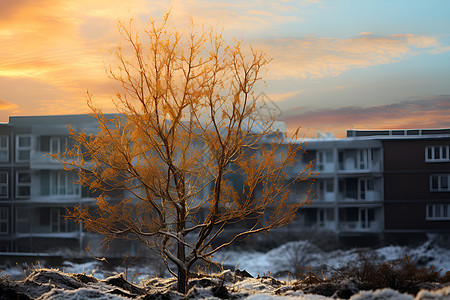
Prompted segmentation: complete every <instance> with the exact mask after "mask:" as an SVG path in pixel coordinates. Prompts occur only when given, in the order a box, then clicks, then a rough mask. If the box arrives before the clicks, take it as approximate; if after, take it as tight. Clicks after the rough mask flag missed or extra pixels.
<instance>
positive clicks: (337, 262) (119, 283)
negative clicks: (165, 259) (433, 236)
mask: <svg viewBox="0 0 450 300" xmlns="http://www.w3.org/2000/svg"><path fill="white" fill-rule="evenodd" d="M360 252H364V253H365V254H366V255H368V257H371V258H372V257H373V259H376V260H378V261H392V260H396V259H401V258H403V257H404V255H405V254H408V257H409V258H410V260H411V262H412V263H413V264H416V265H418V266H424V267H430V266H436V268H437V269H438V270H439V269H440V268H442V273H445V272H446V271H448V270H450V260H449V259H448V258H449V257H450V253H449V250H448V249H444V248H441V247H439V246H437V245H435V244H433V242H431V241H430V242H427V243H425V244H423V245H421V246H419V247H415V248H411V247H405V246H387V247H382V248H379V249H373V250H371V249H350V250H345V251H344V250H335V251H330V252H324V251H322V250H321V249H319V248H317V247H316V246H314V245H312V244H310V243H308V242H306V241H297V242H290V243H287V244H285V245H282V246H280V247H278V248H276V249H273V250H271V251H268V252H267V253H262V252H254V251H253V252H251V251H222V252H220V253H218V254H217V255H216V256H215V259H216V260H218V261H219V262H222V264H223V265H224V267H225V269H226V268H227V267H229V268H230V269H231V270H225V271H223V272H222V273H220V274H212V275H205V276H204V277H202V278H193V279H191V280H190V284H191V285H192V286H193V287H192V288H191V289H190V291H189V294H188V297H187V298H188V299H219V298H218V297H219V296H220V297H225V296H229V297H231V298H233V299H251V300H291V299H292V300H293V299H296V300H323V299H336V297H337V295H339V294H337V292H334V291H335V290H332V293H333V292H334V294H333V295H327V296H328V297H326V296H321V295H317V294H315V292H314V293H313V292H312V291H314V289H309V290H308V288H305V286H304V285H301V284H299V281H297V280H293V279H294V275H295V272H296V271H297V269H296V267H297V266H304V267H307V266H310V267H311V268H313V269H314V273H315V274H321V273H319V272H318V270H323V272H324V273H323V274H324V276H326V275H327V273H329V272H331V271H333V270H334V269H337V268H339V267H342V266H345V265H347V264H349V263H351V262H354V261H355V260H358V259H359V253H360ZM0 269H3V268H2V267H1V266H0ZM238 269H240V270H245V271H247V272H248V273H250V274H251V275H253V276H254V277H257V278H249V277H244V275H243V273H241V272H238ZM116 270H118V271H119V273H120V272H123V273H124V274H125V272H124V268H116ZM144 270H147V271H148V270H149V266H146V265H143V266H136V267H134V268H132V269H128V270H127V271H128V274H139V273H143V275H140V276H133V277H131V278H132V279H133V280H132V281H131V278H126V275H123V274H117V272H116V274H115V275H113V276H111V273H114V272H111V270H106V269H104V268H103V267H102V265H101V263H99V262H98V261H93V262H86V263H82V264H76V263H73V262H70V261H67V262H65V263H64V264H63V266H61V270H57V269H45V268H42V269H35V268H31V269H28V270H26V272H27V273H29V275H28V276H27V277H26V278H23V277H22V276H23V275H21V274H24V270H22V271H20V270H19V271H18V268H7V269H5V270H4V271H3V272H2V274H0V275H3V277H1V278H0V294H1V293H2V292H5V291H7V292H11V291H13V290H14V291H16V292H17V293H22V294H25V295H27V296H29V297H31V298H33V299H40V300H55V299H74V300H75V299H99V300H107V299H108V300H110V299H111V300H117V299H129V298H137V297H139V295H144V294H146V293H150V294H152V297H150V298H152V299H153V298H158V299H174V300H177V299H180V300H181V299H185V297H184V295H181V294H179V293H177V292H176V291H175V290H176V288H175V287H176V280H175V279H174V278H158V277H149V276H147V275H150V274H147V275H146V274H145V272H144ZM233 270H235V271H233ZM4 274H8V275H10V276H15V280H13V279H12V278H9V277H8V276H4ZM154 274H155V273H154ZM18 275H19V276H18ZM94 275H95V277H94ZM269 275H270V276H269ZM127 279H128V280H130V281H128V280H127ZM133 282H139V283H133ZM336 286H337V287H338V289H339V290H341V291H351V293H352V294H353V295H352V296H351V298H350V299H351V300H362V299H368V300H381V299H388V300H389V299H391V300H394V299H395V300H413V299H414V300H444V299H447V300H449V299H450V286H447V287H444V288H441V289H440V290H435V291H428V290H422V291H420V292H419V293H418V294H417V295H416V296H413V295H408V294H403V293H400V292H398V291H395V290H392V289H381V290H376V291H359V290H358V288H357V287H356V286H355V284H354V282H353V281H352V280H351V279H347V280H343V281H341V282H337V283H335V287H336ZM14 295H16V294H14ZM14 295H13V296H11V297H14V298H19V296H14ZM0 298H1V296H0Z"/></svg>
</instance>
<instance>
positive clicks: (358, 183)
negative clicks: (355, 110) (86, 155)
mask: <svg viewBox="0 0 450 300" xmlns="http://www.w3.org/2000/svg"><path fill="white" fill-rule="evenodd" d="M69 125H70V126H71V127H72V128H73V129H74V130H75V131H77V130H80V129H83V131H85V132H87V133H90V132H92V133H94V132H95V131H96V128H97V120H96V119H95V118H94V117H91V116H88V115H68V116H36V117H11V118H10V120H9V123H7V124H0V252H20V253H23V252H47V251H49V250H55V249H60V248H61V249H62V248H70V249H79V250H83V249H85V247H86V246H87V244H88V242H92V241H99V240H100V239H101V238H100V237H98V236H95V235H91V234H88V233H86V232H84V231H83V230H82V226H81V225H79V224H77V223H74V222H71V221H69V220H66V219H65V218H64V215H65V214H66V208H69V207H73V206H74V205H80V204H83V205H92V206H93V205H95V198H94V197H93V195H92V194H91V193H90V192H89V190H87V189H85V188H82V187H81V186H79V185H77V184H75V183H74V181H75V180H76V178H75V175H74V174H71V173H70V172H68V171H65V170H64V167H63V165H62V164H61V163H60V162H58V161H57V160H56V159H54V158H52V157H50V156H48V155H46V154H47V153H53V154H56V153H59V152H64V151H65V149H66V148H67V147H68V146H70V144H71V140H70V138H69V127H68V126H69ZM299 143H302V145H303V146H304V148H305V149H306V150H307V152H306V153H304V154H303V156H302V158H301V161H300V162H299V163H298V164H297V165H296V166H294V167H292V168H290V169H289V170H288V175H289V176H290V177H295V176H296V175H297V174H298V172H299V170H302V169H303V168H304V167H305V166H306V165H307V164H308V163H309V162H313V168H314V172H315V173H316V175H314V176H313V177H314V180H315V184H314V185H313V191H312V195H313V197H312V198H313V201H312V203H311V204H309V205H307V206H305V207H304V208H302V209H301V210H300V212H299V214H298V216H297V218H296V220H295V221H294V223H292V224H290V225H289V226H288V227H287V228H286V229H283V230H287V231H289V232H290V233H292V235H293V236H295V234H296V233H299V232H302V231H305V230H327V231H330V232H333V233H335V234H336V235H337V236H338V237H339V239H340V240H342V241H344V242H345V241H349V243H350V244H351V243H353V242H354V241H360V242H361V243H358V244H364V243H365V242H364V241H366V242H367V243H369V242H370V243H371V244H377V243H378V244H379V243H383V242H385V241H389V242H391V241H399V240H401V239H405V241H407V240H408V239H413V238H415V237H417V236H418V235H425V234H427V233H442V234H447V235H448V234H450V214H449V213H450V130H392V131H358V130H349V131H348V132H347V137H346V138H342V139H336V138H334V137H331V136H323V137H322V138H317V139H309V140H302V141H299ZM308 189H309V186H305V185H303V184H301V183H300V184H299V185H298V186H296V187H295V189H294V191H293V192H292V195H291V197H292V199H291V200H292V201H296V200H300V201H301V200H303V199H304V197H305V196H306V195H307V192H308ZM127 250H129V249H127Z"/></svg>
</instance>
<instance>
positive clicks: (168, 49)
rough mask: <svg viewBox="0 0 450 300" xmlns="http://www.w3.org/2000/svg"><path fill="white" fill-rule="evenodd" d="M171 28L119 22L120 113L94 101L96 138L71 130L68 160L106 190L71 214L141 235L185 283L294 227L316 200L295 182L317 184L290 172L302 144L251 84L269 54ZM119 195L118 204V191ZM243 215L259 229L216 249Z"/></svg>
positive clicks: (100, 227)
mask: <svg viewBox="0 0 450 300" xmlns="http://www.w3.org/2000/svg"><path fill="white" fill-rule="evenodd" d="M166 22H167V19H165V20H164V22H163V24H162V25H161V26H158V25H157V23H156V22H154V21H152V22H151V24H150V25H149V26H148V28H147V29H146V30H145V31H144V32H143V33H142V34H138V32H137V31H136V30H135V29H134V25H133V23H132V22H130V23H129V24H124V23H120V25H119V30H120V33H121V34H122V37H123V38H124V40H125V45H123V46H122V45H121V46H119V47H118V48H117V51H116V52H115V53H114V55H115V57H116V59H117V66H115V67H112V68H111V69H110V70H109V75H110V76H111V78H112V79H114V80H115V81H116V82H118V83H119V84H120V86H121V87H120V88H119V90H118V91H117V93H116V97H115V98H114V103H115V104H116V107H117V110H118V112H119V114H118V115H116V116H111V115H105V114H103V113H102V111H101V109H99V108H97V107H95V105H94V103H93V100H92V98H91V96H90V95H89V94H88V105H89V106H90V108H91V109H92V111H93V116H94V117H95V118H97V120H98V123H99V127H98V132H97V133H96V134H86V133H84V132H75V131H72V135H73V138H74V139H75V140H76V141H77V145H76V146H75V149H76V150H73V151H71V152H68V153H67V155H66V159H65V163H66V166H67V168H69V169H74V170H78V173H79V175H80V181H79V183H80V184H84V185H88V186H89V187H90V188H91V189H93V190H97V191H99V192H100V193H101V195H100V196H98V197H97V199H96V202H97V208H96V210H95V212H91V210H89V209H87V208H81V207H78V208H75V209H74V210H73V211H72V212H71V214H70V217H71V218H74V219H76V220H79V221H80V222H83V224H84V226H85V228H87V229H88V230H91V231H94V232H98V233H100V234H102V235H104V236H105V238H106V241H111V240H112V239H115V238H136V239H139V240H140V241H142V242H143V243H144V244H145V245H147V246H148V247H156V248H157V249H158V250H159V251H160V252H161V255H162V257H163V259H165V260H167V259H169V260H171V261H172V262H174V263H175V265H176V266H177V268H178V278H179V284H182V283H183V282H184V281H185V280H186V278H187V272H188V270H189V268H190V267H191V266H192V264H193V263H194V262H195V261H196V260H198V259H202V260H209V259H210V257H211V255H212V254H213V253H214V252H216V251H217V250H219V249H221V248H223V247H225V246H227V245H229V244H231V243H232V242H234V241H235V240H236V239H237V238H240V237H245V236H247V235H249V234H253V233H258V232H266V231H269V230H270V229H273V228H276V227H280V226H284V225H286V224H288V223H289V222H292V220H293V219H294V217H295V214H296V212H297V210H298V209H299V208H300V207H301V206H302V205H303V204H304V203H306V202H307V201H308V199H302V200H301V201H292V199H291V198H292V197H291V193H290V187H291V186H292V185H295V184H296V183H297V182H299V181H304V180H308V178H309V168H310V166H306V167H305V166H304V169H303V167H301V169H300V170H299V171H298V172H297V174H296V176H294V177H292V176H288V175H287V174H286V170H288V169H289V168H293V167H294V166H298V165H295V164H296V163H297V162H298V159H299V155H298V153H299V152H301V148H300V147H299V145H298V144H296V143H295V139H293V140H289V139H287V138H286V137H285V136H284V134H283V133H281V132H279V131H278V130H277V128H276V123H275V122H274V121H273V120H269V119H262V118H261V117H260V116H259V114H258V110H259V109H260V108H261V103H260V102H258V99H257V97H256V96H255V94H254V88H255V85H256V84H257V83H258V82H259V81H260V80H261V77H260V73H261V69H262V68H264V67H265V66H266V64H267V63H268V62H269V59H267V57H266V55H265V54H264V53H262V52H260V51H257V50H255V49H253V48H251V47H249V48H244V47H243V45H242V42H239V41H236V42H235V43H234V44H227V42H226V41H225V39H224V38H223V37H222V35H221V34H217V33H215V32H214V31H213V30H212V29H211V28H210V29H205V28H198V27H196V26H194V25H192V27H191V30H190V31H189V32H188V33H180V32H177V31H174V30H169V28H168V25H167V24H166ZM294 138H295V136H294ZM236 180H238V181H240V182H242V184H240V185H239V184H238V186H236ZM117 191H120V197H118V198H117V197H116V198H115V197H114V196H111V195H112V194H111V193H113V194H114V193H116V192H117ZM242 220H247V221H250V223H249V224H250V226H247V227H242V231H241V232H239V233H238V234H235V235H233V236H231V237H229V241H228V242H226V243H224V244H222V245H220V246H218V247H216V248H212V247H211V245H212V241H213V240H214V239H215V238H216V237H217V236H219V235H220V234H222V233H223V231H224V229H225V228H226V226H227V225H229V224H233V223H236V222H239V221H242ZM188 235H189V236H193V238H190V239H189V241H192V240H194V242H193V243H192V242H187V241H188V239H187V238H186V237H187V236H188ZM172 244H174V245H176V246H177V247H176V252H175V253H174V252H172V250H171V249H172V248H171V247H170V245H172ZM167 265H168V264H167ZM184 288H185V285H184ZM182 289H183V287H182V286H181V287H180V286H179V290H181V291H183V290H182Z"/></svg>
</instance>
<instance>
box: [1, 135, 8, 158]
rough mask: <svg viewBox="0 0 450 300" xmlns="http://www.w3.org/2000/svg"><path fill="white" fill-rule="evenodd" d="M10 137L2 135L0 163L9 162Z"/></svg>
mask: <svg viewBox="0 0 450 300" xmlns="http://www.w3.org/2000/svg"><path fill="white" fill-rule="evenodd" d="M8 144H9V143H8V136H7V135H0V161H8V160H9V145H8Z"/></svg>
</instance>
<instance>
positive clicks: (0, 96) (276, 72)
mask: <svg viewBox="0 0 450 300" xmlns="http://www.w3.org/2000/svg"><path fill="white" fill-rule="evenodd" d="M169 9H170V10H171V20H172V22H173V23H174V26H177V25H178V26H180V27H182V26H184V24H186V22H187V20H188V19H189V17H190V16H192V17H193V19H194V22H195V23H200V24H212V25H216V24H219V26H222V27H223V28H224V30H225V34H226V36H235V37H238V38H242V39H244V40H245V41H246V42H248V43H250V44H252V45H255V46H257V47H259V48H262V49H264V50H265V51H266V52H267V53H268V54H269V55H270V56H271V57H273V61H272V62H271V64H270V65H269V70H268V72H267V74H266V77H265V78H266V79H267V85H266V86H262V87H260V91H258V92H264V93H265V94H266V95H267V96H268V97H269V98H270V99H271V100H272V101H273V102H274V103H276V105H277V106H278V107H279V108H280V110H281V114H280V116H279V119H280V120H282V121H285V122H286V123H287V125H288V128H289V129H293V128H296V127H298V126H301V127H302V132H303V134H304V135H305V136H316V131H322V132H327V131H328V132H332V133H334V134H336V136H340V137H341V136H343V134H344V133H345V130H346V129H351V128H352V126H353V127H354V128H355V129H403V128H404V129H407V128H443V127H445V128H449V127H450V117H449V116H450V17H449V16H450V1H448V0H427V1H425V0H395V1H393V0H364V1H361V0H328V1H326V0H323V1H319V0H297V1H289V0H281V1H265V0H247V1H242V0H227V1H201V0H174V1H159V0H129V1H123V0H77V1H74V0H1V1H0V45H1V46H0V122H8V117H9V116H10V115H49V114H52V115H54V114H78V113H87V112H88V108H87V106H86V99H85V93H86V90H88V89H89V91H90V92H91V93H93V95H94V100H96V101H97V102H98V103H99V104H101V105H102V106H103V107H104V109H105V111H107V112H109V111H111V112H112V110H111V107H112V104H110V98H111V96H112V95H114V90H113V88H112V84H111V82H110V81H109V80H108V79H107V77H106V74H105V60H107V59H108V55H109V54H108V49H111V47H112V45H113V46H114V45H116V44H117V42H118V34H117V20H128V19H130V18H134V19H137V20H142V21H147V20H148V17H149V16H152V17H153V18H155V19H157V20H158V19H161V17H162V16H163V15H164V13H165V12H167V11H168V10H169Z"/></svg>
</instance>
